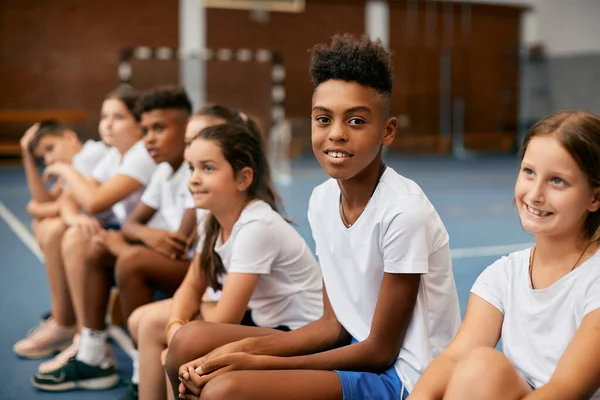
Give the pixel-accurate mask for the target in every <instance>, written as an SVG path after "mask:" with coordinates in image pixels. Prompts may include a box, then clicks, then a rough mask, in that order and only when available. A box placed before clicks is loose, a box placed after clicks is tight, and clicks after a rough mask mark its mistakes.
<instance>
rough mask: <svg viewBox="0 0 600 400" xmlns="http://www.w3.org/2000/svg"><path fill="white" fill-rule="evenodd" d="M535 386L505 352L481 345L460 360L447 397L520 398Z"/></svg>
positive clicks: (479, 399) (488, 399)
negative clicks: (523, 376)
mask: <svg viewBox="0 0 600 400" xmlns="http://www.w3.org/2000/svg"><path fill="white" fill-rule="evenodd" d="M531 390H532V389H531V387H530V386H529V385H528V384H527V382H525V380H524V379H523V378H522V377H521V376H520V375H519V374H518V373H517V370H516V369H515V367H513V365H512V364H511V362H510V361H509V360H508V359H507V358H506V357H505V356H504V355H503V354H502V353H500V352H498V351H496V350H494V349H491V348H488V347H481V348H477V349H474V350H472V351H471V352H470V353H469V354H468V355H467V356H466V357H465V358H464V359H463V360H461V361H460V362H459V363H458V364H457V366H456V368H455V369H454V372H453V373H452V376H451V377H450V381H449V382H448V386H447V388H446V393H445V395H444V400H454V399H460V400H470V399H473V400H474V399H477V400H481V399H484V400H495V399H502V400H513V399H514V400H517V399H522V398H523V397H525V396H526V395H527V394H529V393H530V392H531Z"/></svg>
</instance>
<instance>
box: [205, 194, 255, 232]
mask: <svg viewBox="0 0 600 400" xmlns="http://www.w3.org/2000/svg"><path fill="white" fill-rule="evenodd" d="M248 202H249V200H248V198H247V197H246V196H243V197H241V196H240V198H238V199H235V200H234V201H232V202H229V203H228V204H227V206H226V207H223V208H222V209H221V210H216V211H213V215H214V216H215V218H216V219H217V222H218V223H219V225H220V226H221V240H222V241H223V243H225V242H226V241H227V239H229V236H230V235H231V231H232V230H233V226H234V225H235V223H236V222H237V220H238V219H239V218H240V215H241V214H242V211H244V208H245V207H246V205H247V204H248Z"/></svg>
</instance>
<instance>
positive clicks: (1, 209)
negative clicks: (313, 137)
mask: <svg viewBox="0 0 600 400" xmlns="http://www.w3.org/2000/svg"><path fill="white" fill-rule="evenodd" d="M0 217H2V219H3V220H4V222H6V224H7V225H8V226H9V227H10V229H11V230H12V231H13V232H14V233H15V235H17V237H18V238H19V239H21V241H22V242H23V244H25V246H27V247H28V248H29V250H31V252H32V253H33V254H34V255H35V256H36V257H37V258H38V259H39V260H40V261H41V262H44V256H43V255H42V252H41V251H40V248H39V247H38V245H37V242H36V240H35V237H34V236H33V234H32V233H31V232H30V231H29V229H27V227H26V226H25V225H24V224H23V223H22V222H21V221H20V220H19V219H18V218H17V217H16V216H15V215H14V214H13V213H12V212H11V211H10V210H9V209H8V208H7V207H6V206H5V205H4V204H3V203H2V202H1V201H0ZM531 246H533V243H517V244H509V245H499V246H481V247H465V248H459V249H453V250H451V254H452V258H453V259H463V258H477V257H492V256H502V255H506V254H509V253H512V252H514V251H519V250H523V249H526V248H528V247H531ZM108 332H109V335H110V337H111V338H112V339H113V340H114V341H115V343H117V345H118V346H119V347H121V349H122V350H123V351H124V352H125V353H126V354H127V355H128V356H129V357H132V358H133V355H134V354H135V348H134V346H133V342H132V340H131V339H130V338H129V336H127V334H125V332H124V331H123V329H121V328H120V327H117V326H112V325H111V326H109V328H108Z"/></svg>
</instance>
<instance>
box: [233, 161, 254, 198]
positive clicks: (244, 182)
mask: <svg viewBox="0 0 600 400" xmlns="http://www.w3.org/2000/svg"><path fill="white" fill-rule="evenodd" d="M252 180H254V171H253V170H252V168H250V167H244V168H242V169H241V170H240V171H239V172H238V173H237V176H236V182H237V189H238V190H239V191H240V192H245V191H246V190H248V188H249V187H250V185H251V184H252Z"/></svg>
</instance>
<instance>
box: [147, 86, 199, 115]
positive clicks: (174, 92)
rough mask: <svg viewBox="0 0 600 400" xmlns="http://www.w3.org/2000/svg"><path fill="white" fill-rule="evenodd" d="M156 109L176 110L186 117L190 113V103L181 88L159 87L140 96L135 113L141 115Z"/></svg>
mask: <svg viewBox="0 0 600 400" xmlns="http://www.w3.org/2000/svg"><path fill="white" fill-rule="evenodd" d="M156 109H178V110H183V111H185V112H186V113H187V114H188V116H189V115H190V114H191V113H192V102H191V101H190V98H189V97H188V95H187V93H186V92H185V90H184V89H183V88H180V87H169V86H165V87H159V88H156V89H154V90H151V91H149V92H147V93H144V94H142V95H141V96H140V98H139V100H138V102H137V107H136V113H137V114H138V115H140V116H141V115H142V114H143V113H146V112H150V111H152V110H156Z"/></svg>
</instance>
